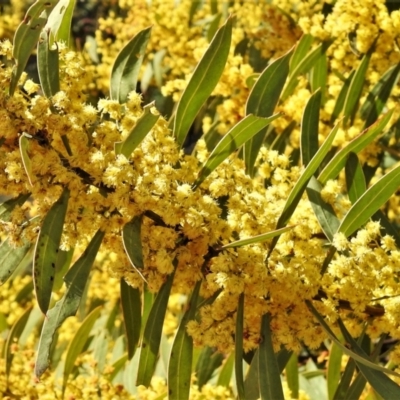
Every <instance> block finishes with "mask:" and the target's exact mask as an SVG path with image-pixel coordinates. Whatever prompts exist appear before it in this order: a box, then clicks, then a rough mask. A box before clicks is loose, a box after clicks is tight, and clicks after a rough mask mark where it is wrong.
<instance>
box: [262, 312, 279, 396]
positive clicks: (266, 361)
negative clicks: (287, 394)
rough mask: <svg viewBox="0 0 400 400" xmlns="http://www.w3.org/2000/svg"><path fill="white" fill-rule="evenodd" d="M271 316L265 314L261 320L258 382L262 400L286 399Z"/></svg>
mask: <svg viewBox="0 0 400 400" xmlns="http://www.w3.org/2000/svg"><path fill="white" fill-rule="evenodd" d="M270 324H271V316H270V315H269V314H264V315H263V317H262V322H261V334H262V342H261V344H260V346H259V354H258V379H259V381H258V384H259V386H260V395H261V400H270V399H274V400H279V399H282V400H284V395H283V388H282V382H281V375H280V371H279V367H278V363H277V361H276V355H275V352H274V346H273V343H272V332H271V328H270Z"/></svg>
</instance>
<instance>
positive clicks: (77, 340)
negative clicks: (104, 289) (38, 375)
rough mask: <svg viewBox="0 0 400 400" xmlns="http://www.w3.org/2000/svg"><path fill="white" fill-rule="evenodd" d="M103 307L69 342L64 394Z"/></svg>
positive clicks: (90, 317)
mask: <svg viewBox="0 0 400 400" xmlns="http://www.w3.org/2000/svg"><path fill="white" fill-rule="evenodd" d="M101 309H102V307H101V306H99V307H97V308H95V309H94V310H93V311H92V312H91V313H90V314H89V315H88V316H87V317H86V318H85V320H84V321H83V322H82V324H81V326H80V327H79V328H78V330H77V331H76V333H75V335H74V337H73V338H72V340H71V341H70V342H69V345H68V349H67V353H66V356H65V362H64V373H63V385H62V393H63V394H64V392H65V389H66V385H67V382H68V378H69V375H70V374H71V372H72V370H73V368H74V365H75V361H76V359H77V357H78V356H79V354H81V352H82V350H83V348H84V346H85V344H86V341H87V340H88V337H89V334H90V331H91V330H92V328H93V325H94V324H95V322H96V321H97V319H98V318H99V315H100V311H101Z"/></svg>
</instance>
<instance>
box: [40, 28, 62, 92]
mask: <svg viewBox="0 0 400 400" xmlns="http://www.w3.org/2000/svg"><path fill="white" fill-rule="evenodd" d="M49 36H50V33H49V32H46V31H43V32H42V33H41V34H40V39H39V42H38V45H37V69H38V74H39V80H40V86H41V87H42V90H43V93H44V95H45V96H46V97H48V98H50V97H52V96H54V95H55V94H56V93H57V92H58V91H59V90H60V77H59V66H58V64H59V63H58V61H59V60H58V47H57V46H56V47H55V48H52V47H51V46H50V41H49Z"/></svg>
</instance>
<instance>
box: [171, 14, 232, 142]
mask: <svg viewBox="0 0 400 400" xmlns="http://www.w3.org/2000/svg"><path fill="white" fill-rule="evenodd" d="M231 36H232V18H231V17H230V18H228V20H227V21H226V23H225V24H224V25H223V26H222V27H221V28H220V29H219V30H218V32H217V33H216V34H215V36H214V39H213V40H212V41H211V43H210V45H209V47H208V49H207V50H206V52H205V53H204V55H203V57H202V59H201V60H200V62H199V63H198V65H197V67H196V69H195V70H194V72H193V75H192V77H191V78H190V81H189V83H188V84H187V86H186V88H185V90H184V92H183V94H182V97H181V99H180V100H179V103H178V106H177V109H176V114H175V119H174V129H173V131H174V135H175V137H176V140H177V142H178V144H179V145H180V146H181V147H182V146H183V145H184V143H185V140H186V136H187V134H188V132H189V129H190V126H191V125H192V123H193V121H194V119H195V118H196V115H197V113H198V112H199V111H200V108H201V107H202V106H203V104H204V103H205V101H206V100H207V99H208V97H209V96H210V94H211V92H212V91H213V90H214V88H215V86H216V85H217V83H218V81H219V78H220V77H221V74H222V71H223V70H224V67H225V64H226V60H227V59H228V54H229V48H230V45H231Z"/></svg>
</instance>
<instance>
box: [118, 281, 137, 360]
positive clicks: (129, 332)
mask: <svg viewBox="0 0 400 400" xmlns="http://www.w3.org/2000/svg"><path fill="white" fill-rule="evenodd" d="M120 287H121V307H122V314H123V316H124V325H125V332H126V341H127V343H128V358H129V360H130V359H131V358H132V357H133V356H134V354H135V351H136V348H137V345H138V343H139V339H140V329H141V324H142V301H141V296H140V290H139V289H138V288H133V287H132V286H129V285H128V284H127V283H126V282H125V280H124V279H121V281H120Z"/></svg>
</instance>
